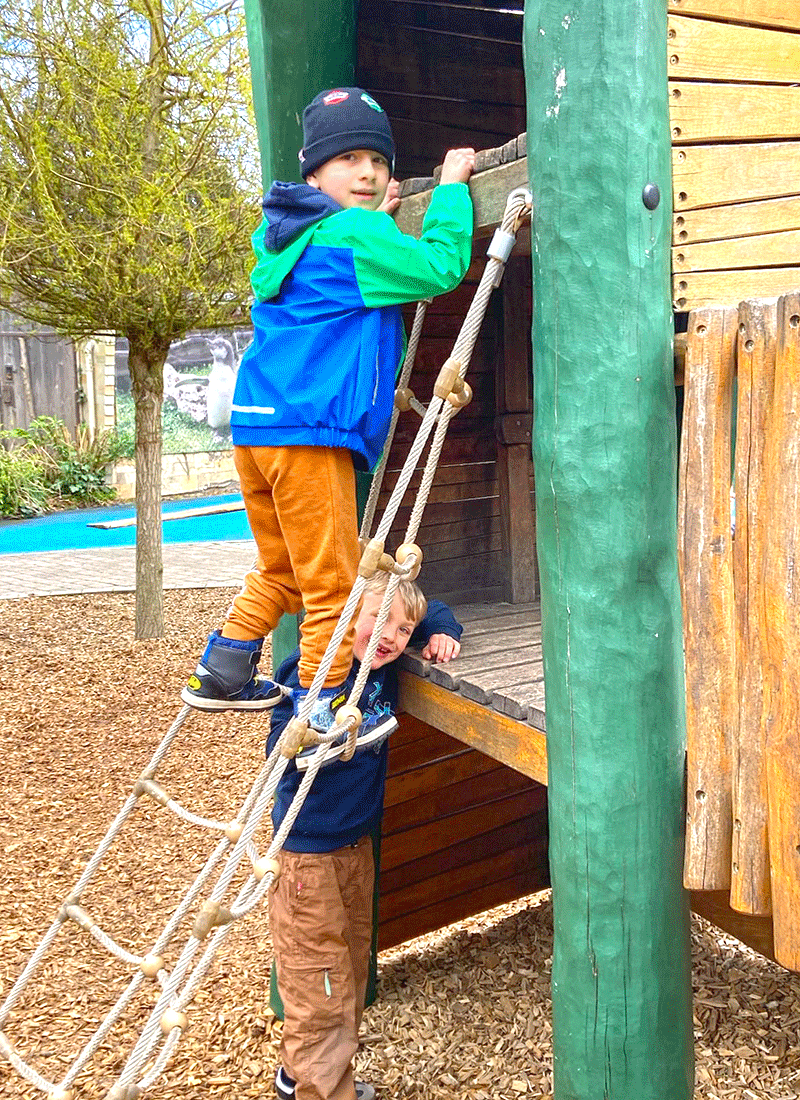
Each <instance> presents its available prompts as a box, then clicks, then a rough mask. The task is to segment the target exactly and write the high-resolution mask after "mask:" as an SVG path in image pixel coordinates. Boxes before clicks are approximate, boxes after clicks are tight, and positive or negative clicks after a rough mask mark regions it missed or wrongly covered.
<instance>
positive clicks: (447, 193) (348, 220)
mask: <svg viewBox="0 0 800 1100" xmlns="http://www.w3.org/2000/svg"><path fill="white" fill-rule="evenodd" d="M326 228H327V229H329V231H330V233H331V236H333V234H334V233H335V235H336V237H338V238H339V239H338V242H336V243H338V244H339V245H340V246H346V247H349V248H352V250H353V263H354V266H355V272H356V278H357V280H358V286H359V290H360V291H361V296H362V298H363V299H364V305H366V306H370V307H373V308H377V307H378V306H387V305H402V304H403V303H404V302H416V301H419V299H420V298H430V297H432V296H434V295H436V294H446V293H447V292H448V291H450V290H455V288H456V287H457V286H458V284H459V283H460V282H461V280H462V279H463V278H464V275H465V274H466V271H467V268H468V267H469V261H470V256H471V254H472V199H471V198H470V193H469V188H468V187H467V185H466V184H465V183H446V184H440V185H439V186H438V187H436V188H434V191H433V195H432V197H431V203H430V206H429V207H428V210H427V213H426V214H425V220H424V221H423V223H422V235H421V237H420V238H419V240H417V238H416V237H412V236H410V235H408V234H406V233H401V232H400V230H399V229H398V228H397V226H396V225H395V223H394V221H393V220H392V218H391V217H390V216H389V215H388V214H379V213H377V212H375V211H370V210H361V209H357V208H356V209H350V210H346V211H343V212H342V213H341V214H336V215H334V216H333V217H332V218H330V219H328V226H327V227H326ZM326 236H327V234H326ZM326 243H329V244H334V241H333V240H332V239H331V240H327V241H326Z"/></svg>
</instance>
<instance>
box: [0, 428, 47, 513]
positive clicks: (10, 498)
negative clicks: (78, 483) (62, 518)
mask: <svg viewBox="0 0 800 1100" xmlns="http://www.w3.org/2000/svg"><path fill="white" fill-rule="evenodd" d="M49 506H50V492H49V490H48V488H47V485H46V484H45V479H44V470H43V469H42V467H41V464H40V463H38V462H37V461H36V459H35V458H34V457H33V455H31V454H29V453H28V452H27V451H25V450H24V449H22V448H15V449H14V450H13V451H12V450H6V448H5V447H4V446H2V444H0V516H22V517H30V516H38V515H41V514H42V512H46V511H47V510H48V507H49Z"/></svg>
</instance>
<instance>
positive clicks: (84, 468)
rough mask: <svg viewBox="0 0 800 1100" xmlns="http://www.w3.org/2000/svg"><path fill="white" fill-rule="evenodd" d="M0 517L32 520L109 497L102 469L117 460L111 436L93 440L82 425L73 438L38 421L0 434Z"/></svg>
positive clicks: (48, 420) (117, 446)
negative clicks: (18, 517) (5, 441)
mask: <svg viewBox="0 0 800 1100" xmlns="http://www.w3.org/2000/svg"><path fill="white" fill-rule="evenodd" d="M2 440H8V441H9V442H10V443H11V446H10V447H8V448H6V447H4V446H0V514H2V515H4V516H32V515H39V514H41V513H42V512H46V511H50V510H52V509H54V508H57V507H60V506H63V505H70V504H98V503H102V502H104V501H107V500H111V499H112V498H113V497H114V494H115V491H114V489H113V488H112V487H111V486H110V485H107V484H106V482H105V472H106V468H107V467H108V466H109V465H110V464H111V463H112V462H114V461H115V460H116V459H117V458H119V457H121V455H122V453H123V448H124V442H123V441H122V440H120V439H119V438H118V436H117V435H116V433H114V432H104V433H102V434H101V435H98V436H96V437H95V438H94V439H91V438H90V437H89V432H88V429H87V427H86V425H85V424H81V425H80V426H79V428H78V430H77V432H76V434H75V437H74V438H73V437H72V435H70V432H69V429H68V428H67V426H66V424H64V422H63V421H61V420H56V419H55V418H54V417H52V416H40V417H38V418H37V419H36V420H34V421H32V423H31V425H30V427H28V428H16V429H14V430H12V431H2V432H0V441H2Z"/></svg>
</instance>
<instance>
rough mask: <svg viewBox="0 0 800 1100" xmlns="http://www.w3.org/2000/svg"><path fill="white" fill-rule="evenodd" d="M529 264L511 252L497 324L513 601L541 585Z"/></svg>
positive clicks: (501, 457)
mask: <svg viewBox="0 0 800 1100" xmlns="http://www.w3.org/2000/svg"><path fill="white" fill-rule="evenodd" d="M529 268H530V260H529V259H528V258H527V257H526V256H512V258H511V260H510V262H509V264H508V266H507V268H506V271H505V274H504V276H503V282H502V300H501V303H500V305H501V309H500V311H499V312H500V316H499V319H498V320H499V324H498V326H497V331H498V349H497V350H498V355H497V367H498V369H497V372H496V376H495V386H496V390H495V392H496V398H497V401H496V411H497V417H496V420H495V428H496V436H497V477H498V482H499V485H500V523H501V531H502V540H503V544H502V546H503V562H504V569H503V576H504V598H505V599H506V600H508V602H509V603H530V602H532V601H533V600H535V599H536V595H537V590H538V586H539V570H538V565H537V562H536V526H535V520H534V508H533V500H532V498H531V490H530V479H531V476H532V474H533V458H532V454H531V443H532V435H533V410H532V407H531V395H530V384H531V383H530V379H531V367H530V362H529V354H528V350H529V348H530V339H531V337H530V331H531V293H530V289H529V287H528V278H527V275H528V271H529Z"/></svg>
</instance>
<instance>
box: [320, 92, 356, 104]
mask: <svg viewBox="0 0 800 1100" xmlns="http://www.w3.org/2000/svg"><path fill="white" fill-rule="evenodd" d="M349 98H350V93H349V92H343V91H341V90H340V89H338V88H337V89H335V90H334V91H332V92H328V94H327V95H326V96H323V97H322V102H323V103H324V104H325V106H326V107H334V106H336V104H337V103H344V101H345V100H346V99H349Z"/></svg>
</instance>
